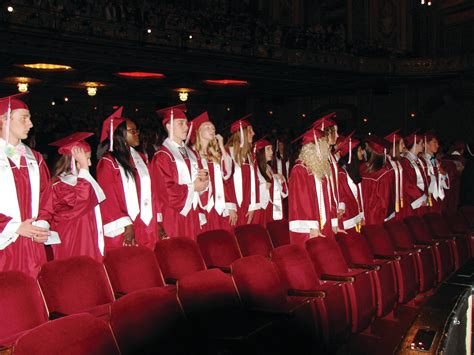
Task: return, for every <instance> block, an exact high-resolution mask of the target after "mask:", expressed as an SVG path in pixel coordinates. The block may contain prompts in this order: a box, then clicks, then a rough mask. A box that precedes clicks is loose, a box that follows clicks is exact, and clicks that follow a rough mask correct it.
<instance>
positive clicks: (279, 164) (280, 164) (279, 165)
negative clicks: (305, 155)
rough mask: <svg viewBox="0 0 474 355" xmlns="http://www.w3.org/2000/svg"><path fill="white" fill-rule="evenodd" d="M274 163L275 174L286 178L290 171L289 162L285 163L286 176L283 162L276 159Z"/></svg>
mask: <svg viewBox="0 0 474 355" xmlns="http://www.w3.org/2000/svg"><path fill="white" fill-rule="evenodd" d="M276 162H277V173H278V174H280V175H283V176H285V175H286V176H288V174H289V170H290V162H289V161H288V160H287V161H286V162H285V168H286V174H285V172H284V171H283V162H282V160H281V159H280V158H276Z"/></svg>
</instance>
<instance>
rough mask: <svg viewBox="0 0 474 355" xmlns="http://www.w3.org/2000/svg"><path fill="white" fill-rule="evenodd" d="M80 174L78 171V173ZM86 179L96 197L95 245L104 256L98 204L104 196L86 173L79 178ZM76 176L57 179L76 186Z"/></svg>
mask: <svg viewBox="0 0 474 355" xmlns="http://www.w3.org/2000/svg"><path fill="white" fill-rule="evenodd" d="M79 173H80V171H79ZM81 177H82V178H84V179H86V180H87V181H88V182H89V183H90V184H91V186H92V188H93V189H94V192H95V196H96V197H97V202H98V203H97V205H96V206H95V207H94V214H95V223H96V226H97V245H98V247H99V251H100V254H101V255H102V256H104V227H103V223H102V214H101V213H100V203H101V202H102V201H104V200H105V194H104V191H103V190H102V188H101V187H100V186H99V184H98V183H97V181H96V180H95V179H94V178H93V177H92V176H91V175H90V174H89V173H88V172H87V175H86V176H81ZM77 178H78V176H77V175H61V176H59V179H60V180H61V181H62V182H64V183H65V184H68V185H71V186H76V184H77Z"/></svg>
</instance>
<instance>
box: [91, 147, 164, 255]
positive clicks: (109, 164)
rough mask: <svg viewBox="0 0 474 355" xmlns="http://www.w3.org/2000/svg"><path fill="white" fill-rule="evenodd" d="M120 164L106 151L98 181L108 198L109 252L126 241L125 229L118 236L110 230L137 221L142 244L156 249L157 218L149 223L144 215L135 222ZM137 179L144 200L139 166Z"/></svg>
mask: <svg viewBox="0 0 474 355" xmlns="http://www.w3.org/2000/svg"><path fill="white" fill-rule="evenodd" d="M140 156H142V158H143V160H144V161H145V162H146V161H147V160H146V159H145V157H144V156H143V155H142V154H140ZM132 164H133V162H132ZM118 166H119V165H118V162H117V161H116V160H115V158H114V157H113V156H112V155H111V154H110V153H107V154H105V155H104V156H103V157H102V158H101V159H100V160H99V163H98V165H97V182H98V183H99V185H100V187H101V188H102V190H103V191H104V194H105V197H106V198H105V201H104V202H102V203H101V204H100V211H101V214H102V223H103V225H104V240H105V252H106V253H107V250H108V249H112V248H118V247H121V246H122V245H123V240H124V238H123V232H122V233H121V234H119V235H117V236H115V237H110V236H108V232H107V230H108V229H112V230H114V229H115V230H116V229H118V228H120V227H126V226H127V225H130V224H133V230H134V232H135V240H136V242H137V243H138V245H143V246H145V247H148V248H150V249H154V248H155V243H156V242H157V240H158V228H157V224H156V221H155V218H152V219H151V221H150V223H149V225H148V226H147V225H146V224H145V223H144V222H143V221H142V220H141V218H140V214H138V215H137V216H136V218H135V220H134V221H132V219H131V218H130V216H129V215H128V211H127V203H126V200H125V193H124V188H123V183H122V176H121V175H120V170H119V167H118ZM134 180H135V184H136V188H137V194H138V201H140V176H139V175H138V173H137V172H136V169H135V171H134ZM154 211H155V207H154V206H153V212H152V215H153V216H154V215H155V212H154Z"/></svg>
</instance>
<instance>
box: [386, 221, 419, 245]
mask: <svg viewBox="0 0 474 355" xmlns="http://www.w3.org/2000/svg"><path fill="white" fill-rule="evenodd" d="M385 229H386V230H387V232H388V234H389V235H390V237H391V239H392V241H393V242H394V244H395V245H396V247H397V248H413V247H414V245H415V241H414V240H413V238H412V235H411V232H410V230H409V229H408V227H407V225H406V224H405V223H403V222H402V221H389V222H387V223H385Z"/></svg>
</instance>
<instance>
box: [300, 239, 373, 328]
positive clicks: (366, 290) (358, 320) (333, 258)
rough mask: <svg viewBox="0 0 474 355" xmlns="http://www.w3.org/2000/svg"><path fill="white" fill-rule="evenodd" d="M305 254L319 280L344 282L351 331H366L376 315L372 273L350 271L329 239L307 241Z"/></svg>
mask: <svg viewBox="0 0 474 355" xmlns="http://www.w3.org/2000/svg"><path fill="white" fill-rule="evenodd" d="M306 251H307V252H308V255H309V257H310V258H311V261H312V262H313V265H314V268H315V270H316V272H317V273H318V275H319V277H320V278H321V279H323V280H331V281H341V282H345V284H346V287H347V291H348V295H349V300H350V304H351V311H352V314H351V319H352V332H354V333H357V332H361V331H363V330H364V329H366V328H367V327H368V326H369V325H370V323H371V322H372V320H373V319H374V317H375V315H376V312H377V301H376V291H375V287H374V285H373V282H372V275H371V274H372V271H366V270H363V269H350V268H349V267H348V265H347V263H346V261H345V260H344V256H343V255H342V252H341V250H340V249H339V246H338V245H337V242H336V241H335V240H334V239H331V238H324V237H322V238H312V239H309V240H308V241H307V242H306Z"/></svg>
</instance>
